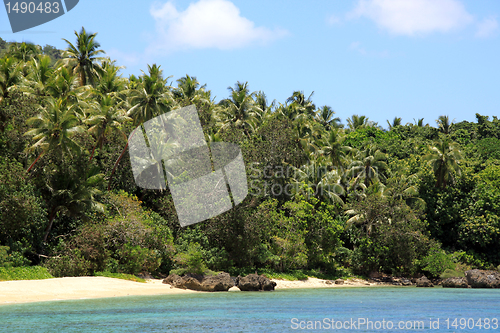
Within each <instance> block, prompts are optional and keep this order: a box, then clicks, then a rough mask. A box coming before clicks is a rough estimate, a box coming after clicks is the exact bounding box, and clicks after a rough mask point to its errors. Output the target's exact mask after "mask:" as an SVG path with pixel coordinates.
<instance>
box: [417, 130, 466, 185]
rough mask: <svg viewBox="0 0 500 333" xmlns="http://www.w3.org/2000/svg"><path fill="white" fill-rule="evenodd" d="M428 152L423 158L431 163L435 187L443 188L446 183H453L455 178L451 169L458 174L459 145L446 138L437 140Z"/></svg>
mask: <svg viewBox="0 0 500 333" xmlns="http://www.w3.org/2000/svg"><path fill="white" fill-rule="evenodd" d="M429 150H430V153H429V154H427V155H425V156H424V157H423V159H424V160H425V161H428V162H429V163H430V164H431V165H432V169H433V170H434V176H435V177H436V187H439V188H445V187H446V186H447V185H448V184H453V183H454V182H455V179H454V177H453V171H455V172H456V173H457V175H460V174H461V172H460V165H459V164H460V161H461V160H462V154H461V152H460V147H459V146H458V144H457V143H455V142H450V141H449V139H448V138H445V139H443V140H438V141H437V142H436V143H435V144H434V146H430V147H429Z"/></svg>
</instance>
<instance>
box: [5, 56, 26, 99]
mask: <svg viewBox="0 0 500 333" xmlns="http://www.w3.org/2000/svg"><path fill="white" fill-rule="evenodd" d="M22 81H23V72H22V70H21V63H19V62H17V61H16V60H15V59H14V58H9V57H3V58H0V103H1V102H2V100H4V99H6V98H7V97H8V95H9V93H10V91H11V90H12V89H14V88H15V87H16V86H17V85H19V84H20V83H22Z"/></svg>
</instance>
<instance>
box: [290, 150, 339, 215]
mask: <svg viewBox="0 0 500 333" xmlns="http://www.w3.org/2000/svg"><path fill="white" fill-rule="evenodd" d="M290 167H291V168H292V170H293V171H294V174H293V177H292V179H291V183H290V184H291V185H292V194H293V195H305V196H307V197H308V196H311V195H312V196H314V197H316V198H317V199H320V200H325V201H327V202H330V203H339V204H342V205H343V204H344V201H343V200H342V198H341V196H342V195H343V194H344V188H343V187H342V185H341V184H340V178H341V177H340V175H339V173H338V172H337V170H328V169H329V168H328V166H327V165H325V164H321V163H320V162H319V161H318V160H314V159H313V160H311V161H309V162H308V163H307V164H305V165H303V166H302V167H300V168H295V167H293V166H290Z"/></svg>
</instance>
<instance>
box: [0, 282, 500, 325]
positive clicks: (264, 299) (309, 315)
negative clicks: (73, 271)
mask: <svg viewBox="0 0 500 333" xmlns="http://www.w3.org/2000/svg"><path fill="white" fill-rule="evenodd" d="M0 331H1V332H37V333H38V332H297V331H307V332H323V331H336V332H412V331H420V332H500V289H443V288H412V287H406V288H405V287H380V288H378V287H375V288H328V289H326V288H325V289H287V290H276V291H274V292H219V293H196V294H180V295H179V294H177V295H162V296H129V297H117V298H102V299H85V300H72V301H51V302H39V303H26V304H16V305H2V306H0Z"/></svg>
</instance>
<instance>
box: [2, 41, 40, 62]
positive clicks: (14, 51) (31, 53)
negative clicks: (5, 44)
mask: <svg viewBox="0 0 500 333" xmlns="http://www.w3.org/2000/svg"><path fill="white" fill-rule="evenodd" d="M41 51H42V50H41V48H40V46H38V45H35V44H33V43H26V42H22V43H12V44H11V45H10V47H9V50H8V51H7V55H8V56H10V57H13V58H15V59H17V60H19V61H22V62H23V63H27V62H29V61H31V60H32V59H35V58H36V57H37V56H38V55H39V54H41Z"/></svg>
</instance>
